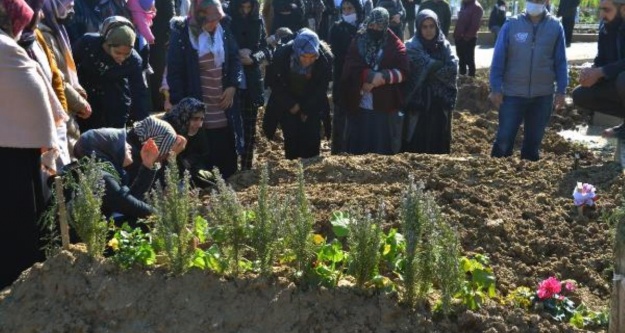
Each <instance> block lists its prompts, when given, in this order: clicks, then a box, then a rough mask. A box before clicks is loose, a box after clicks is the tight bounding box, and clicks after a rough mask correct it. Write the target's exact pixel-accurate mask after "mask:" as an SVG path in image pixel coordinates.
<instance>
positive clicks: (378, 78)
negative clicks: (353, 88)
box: [371, 72, 386, 88]
mask: <svg viewBox="0 0 625 333" xmlns="http://www.w3.org/2000/svg"><path fill="white" fill-rule="evenodd" d="M385 83H386V81H385V80H384V76H382V73H380V72H377V73H375V75H373V79H372V80H371V84H372V85H373V87H374V88H377V87H379V86H381V85H384V84H385Z"/></svg>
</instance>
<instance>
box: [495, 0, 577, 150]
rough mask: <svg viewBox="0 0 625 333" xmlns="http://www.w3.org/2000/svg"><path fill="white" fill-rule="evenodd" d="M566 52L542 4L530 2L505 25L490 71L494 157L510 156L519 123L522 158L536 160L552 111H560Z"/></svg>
mask: <svg viewBox="0 0 625 333" xmlns="http://www.w3.org/2000/svg"><path fill="white" fill-rule="evenodd" d="M565 50H566V46H565V40H564V29H563V28H562V24H560V21H558V19H556V18H555V17H553V16H552V15H551V14H550V13H549V12H548V11H547V10H546V9H545V0H528V1H527V8H526V11H525V12H524V13H521V14H519V15H517V16H516V17H513V18H510V19H508V21H507V22H506V23H505V24H504V25H503V27H502V29H501V31H500V32H499V36H498V38H497V42H496V44H495V52H494V54H493V61H492V64H491V71H490V88H491V93H490V95H489V99H490V100H491V102H492V103H493V104H494V106H495V107H496V108H498V109H499V127H498V129H497V137H496V139H495V143H494V144H493V150H492V152H491V156H492V157H506V156H510V155H512V149H513V148H514V140H515V138H516V135H517V132H518V130H519V126H520V125H521V123H523V124H524V129H525V130H524V132H525V133H524V138H523V146H522V148H521V158H522V159H526V160H530V161H537V160H538V159H539V151H540V145H541V142H542V139H543V135H544V134H545V128H546V127H547V124H548V123H549V118H550V117H551V111H552V109H553V106H554V104H555V107H556V108H562V107H563V106H564V93H565V90H566V86H567V84H568V70H567V62H566V53H565ZM554 82H555V83H556V85H555V98H554Z"/></svg>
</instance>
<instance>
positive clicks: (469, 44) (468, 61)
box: [456, 37, 477, 76]
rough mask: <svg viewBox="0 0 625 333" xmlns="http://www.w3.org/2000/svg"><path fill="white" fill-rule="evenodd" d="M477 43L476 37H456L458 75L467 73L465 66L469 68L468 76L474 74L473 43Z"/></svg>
mask: <svg viewBox="0 0 625 333" xmlns="http://www.w3.org/2000/svg"><path fill="white" fill-rule="evenodd" d="M476 43H477V37H476V38H471V39H469V40H464V39H456V53H457V54H458V61H459V63H458V66H459V68H458V71H459V72H458V73H459V74H460V75H466V74H467V68H468V69H469V72H468V74H469V76H475V44H476Z"/></svg>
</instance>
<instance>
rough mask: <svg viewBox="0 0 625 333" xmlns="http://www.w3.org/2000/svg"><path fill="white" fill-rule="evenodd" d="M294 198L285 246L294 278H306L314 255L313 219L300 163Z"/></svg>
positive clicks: (302, 167)
mask: <svg viewBox="0 0 625 333" xmlns="http://www.w3.org/2000/svg"><path fill="white" fill-rule="evenodd" d="M294 197H295V201H294V202H292V203H291V211H290V214H289V216H290V219H291V223H289V224H287V226H286V230H287V234H288V236H287V244H288V247H289V248H290V250H291V251H292V253H293V257H294V260H295V265H296V268H295V269H296V276H297V277H298V278H307V277H308V274H309V273H310V267H311V264H312V262H313V260H314V255H315V251H314V248H313V242H312V239H311V238H312V226H313V223H314V217H313V215H312V211H311V208H310V203H309V202H308V198H306V187H305V182H304V166H303V165H302V164H301V162H300V164H299V169H298V174H297V191H296V193H295V196H294Z"/></svg>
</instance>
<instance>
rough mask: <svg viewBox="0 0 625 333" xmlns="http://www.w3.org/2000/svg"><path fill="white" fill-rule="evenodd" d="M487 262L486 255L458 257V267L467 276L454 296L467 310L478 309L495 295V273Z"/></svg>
mask: <svg viewBox="0 0 625 333" xmlns="http://www.w3.org/2000/svg"><path fill="white" fill-rule="evenodd" d="M489 263H490V262H489V259H488V257H487V256H484V255H480V254H478V255H476V256H475V258H467V257H462V258H461V259H460V267H461V269H462V271H463V272H464V273H465V276H466V277H467V278H466V279H465V280H464V281H462V285H461V287H460V290H459V291H458V292H457V293H456V295H455V297H456V298H459V299H460V300H461V301H462V304H464V305H465V306H466V307H467V308H468V309H469V310H477V309H479V308H480V307H481V306H482V303H484V302H485V301H486V300H487V299H489V298H493V297H495V296H496V295H497V291H496V289H495V275H494V274H493V270H492V268H490V266H489Z"/></svg>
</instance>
